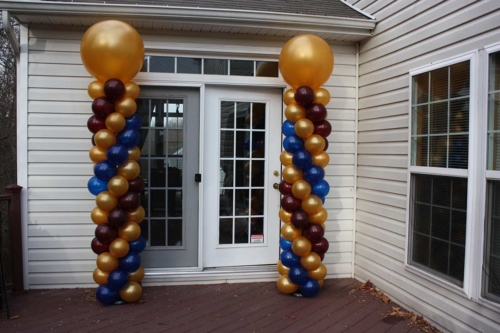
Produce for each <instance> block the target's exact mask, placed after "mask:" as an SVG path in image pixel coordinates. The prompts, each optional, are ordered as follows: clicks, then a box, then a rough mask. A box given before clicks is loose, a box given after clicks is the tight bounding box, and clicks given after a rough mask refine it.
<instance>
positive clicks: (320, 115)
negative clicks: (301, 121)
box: [307, 104, 326, 123]
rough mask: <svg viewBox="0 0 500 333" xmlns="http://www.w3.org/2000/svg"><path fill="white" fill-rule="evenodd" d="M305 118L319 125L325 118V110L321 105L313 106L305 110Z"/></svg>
mask: <svg viewBox="0 0 500 333" xmlns="http://www.w3.org/2000/svg"><path fill="white" fill-rule="evenodd" d="M307 118H308V119H310V120H311V121H312V122H314V123H320V122H322V121H323V120H325V118H326V108H325V106H324V105H322V104H313V105H311V107H310V108H308V109H307Z"/></svg>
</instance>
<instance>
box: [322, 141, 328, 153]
mask: <svg viewBox="0 0 500 333" xmlns="http://www.w3.org/2000/svg"><path fill="white" fill-rule="evenodd" d="M329 145H330V143H329V142H328V140H325V148H323V151H326V150H327V149H328V146H329Z"/></svg>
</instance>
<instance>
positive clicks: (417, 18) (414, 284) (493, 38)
mask: <svg viewBox="0 0 500 333" xmlns="http://www.w3.org/2000/svg"><path fill="white" fill-rule="evenodd" d="M349 2H350V3H354V6H359V7H358V8H360V9H363V10H366V11H367V13H368V14H371V15H374V16H375V18H376V19H377V20H378V24H377V27H376V29H375V33H374V36H373V37H372V38H369V39H367V40H366V41H364V42H362V43H361V45H360V56H359V57H360V66H359V117H358V118H359V123H358V131H359V133H358V142H359V143H358V159H357V162H358V170H357V175H358V178H357V211H356V235H355V244H356V245H355V246H356V248H355V260H354V262H355V269H354V274H355V277H356V278H358V279H360V280H368V279H369V280H371V281H372V282H373V283H374V284H375V285H377V286H378V287H379V288H381V289H382V290H384V291H385V292H387V293H388V294H389V295H390V296H391V297H393V298H394V299H395V300H396V301H397V302H400V303H401V304H402V305H405V306H407V307H409V308H411V309H413V310H415V311H417V312H419V313H421V314H423V315H424V316H425V317H426V318H428V319H430V320H432V321H433V322H434V323H435V324H436V325H438V326H439V327H441V328H443V329H447V330H449V331H452V332H460V331H464V332H465V331H468V332H498V331H500V313H499V312H495V311H493V310H490V309H488V308H486V307H484V306H482V305H479V304H478V303H475V302H473V301H470V300H468V299H467V298H466V297H465V296H463V295H460V294H458V293H456V292H452V291H449V290H447V289H445V288H442V287H440V286H439V285H437V284H435V283H433V282H431V281H429V280H426V279H424V278H421V277H419V276H417V275H415V274H413V273H411V272H410V271H408V270H406V269H405V268H404V256H405V230H406V201H407V198H406V193H407V183H406V182H407V163H408V155H407V154H408V109H409V108H408V96H409V90H408V89H409V87H408V82H409V77H408V72H409V71H410V70H411V69H414V68H417V67H420V66H424V65H427V64H430V63H432V62H436V61H440V60H445V59H447V58H450V57H453V56H456V55H459V54H462V53H465V52H468V51H472V50H475V49H478V48H481V47H484V46H485V45H488V44H491V43H494V42H499V41H500V21H499V20H498V17H499V15H500V11H499V9H500V2H499V1H496V0H489V1H475V0H454V1H443V0H425V1H413V0H398V1H389V0H378V1H349Z"/></svg>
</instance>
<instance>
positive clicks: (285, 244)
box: [280, 237, 292, 251]
mask: <svg viewBox="0 0 500 333" xmlns="http://www.w3.org/2000/svg"><path fill="white" fill-rule="evenodd" d="M280 247H281V249H282V250H283V251H286V250H290V249H291V248H292V242H290V241H289V240H286V239H284V238H283V237H281V238H280Z"/></svg>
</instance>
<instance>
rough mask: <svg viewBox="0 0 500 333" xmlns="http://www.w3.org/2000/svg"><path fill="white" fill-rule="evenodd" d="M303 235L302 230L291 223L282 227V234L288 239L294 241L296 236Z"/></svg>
mask: <svg viewBox="0 0 500 333" xmlns="http://www.w3.org/2000/svg"><path fill="white" fill-rule="evenodd" d="M300 235H302V230H300V229H297V228H295V227H294V226H293V225H292V224H291V223H286V224H283V226H282V227H281V236H283V238H284V239H286V240H287V241H290V242H292V241H293V240H294V239H295V238H297V237H300Z"/></svg>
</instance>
